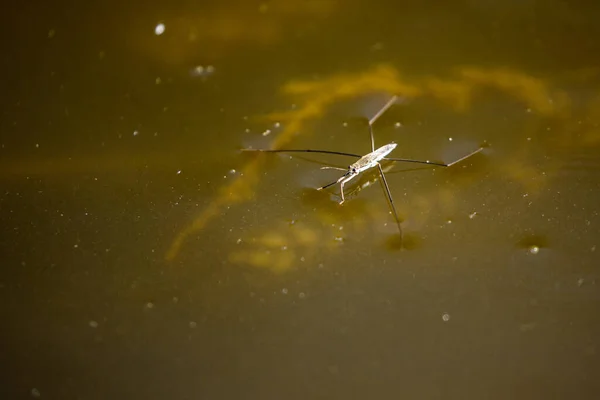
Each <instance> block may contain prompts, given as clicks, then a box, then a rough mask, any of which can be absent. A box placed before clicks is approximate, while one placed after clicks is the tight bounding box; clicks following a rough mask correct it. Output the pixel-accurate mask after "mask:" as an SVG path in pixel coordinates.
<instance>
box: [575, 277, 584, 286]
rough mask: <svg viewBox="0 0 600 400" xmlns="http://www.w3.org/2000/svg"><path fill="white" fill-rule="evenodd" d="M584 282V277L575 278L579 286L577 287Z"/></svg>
mask: <svg viewBox="0 0 600 400" xmlns="http://www.w3.org/2000/svg"><path fill="white" fill-rule="evenodd" d="M584 282H585V279H583V278H579V279H577V286H579V287H581V286H583V283H584Z"/></svg>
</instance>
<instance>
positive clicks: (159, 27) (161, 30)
mask: <svg viewBox="0 0 600 400" xmlns="http://www.w3.org/2000/svg"><path fill="white" fill-rule="evenodd" d="M163 33H165V24H163V23H162V22H161V23H158V24H157V25H156V26H155V27H154V34H155V35H156V36H160V35H162V34H163Z"/></svg>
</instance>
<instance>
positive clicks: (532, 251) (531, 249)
mask: <svg viewBox="0 0 600 400" xmlns="http://www.w3.org/2000/svg"><path fill="white" fill-rule="evenodd" d="M539 252H540V248H539V247H538V246H535V245H534V246H530V247H529V253H530V254H538V253H539Z"/></svg>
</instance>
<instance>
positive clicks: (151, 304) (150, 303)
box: [146, 301, 154, 309]
mask: <svg viewBox="0 0 600 400" xmlns="http://www.w3.org/2000/svg"><path fill="white" fill-rule="evenodd" d="M146 308H148V309H152V308H154V303H152V302H151V301H149V302H147V303H146Z"/></svg>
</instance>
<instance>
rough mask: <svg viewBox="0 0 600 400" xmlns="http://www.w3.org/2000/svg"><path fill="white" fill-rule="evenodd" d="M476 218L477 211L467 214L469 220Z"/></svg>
mask: <svg viewBox="0 0 600 400" xmlns="http://www.w3.org/2000/svg"><path fill="white" fill-rule="evenodd" d="M476 216H477V211H473V212H472V213H471V214H469V218H470V219H473V218H475V217H476Z"/></svg>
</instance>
